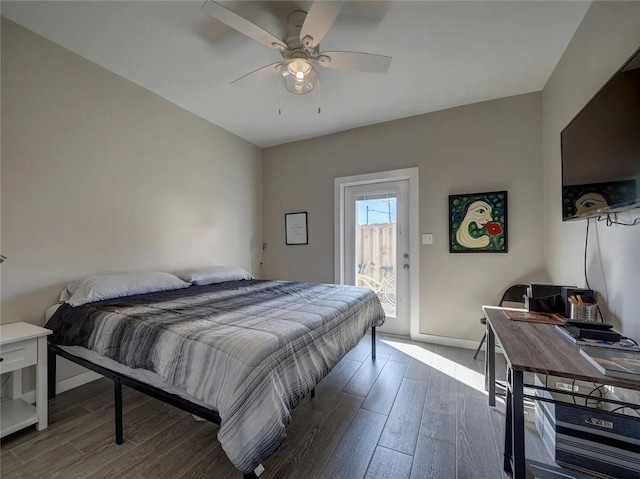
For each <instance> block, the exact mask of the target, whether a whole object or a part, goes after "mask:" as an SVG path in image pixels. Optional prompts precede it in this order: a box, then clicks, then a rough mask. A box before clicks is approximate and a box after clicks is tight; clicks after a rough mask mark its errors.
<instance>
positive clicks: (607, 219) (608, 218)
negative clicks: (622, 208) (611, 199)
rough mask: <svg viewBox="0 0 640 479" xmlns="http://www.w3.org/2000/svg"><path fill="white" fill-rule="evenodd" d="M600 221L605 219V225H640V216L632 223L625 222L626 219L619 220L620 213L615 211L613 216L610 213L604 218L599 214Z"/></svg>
mask: <svg viewBox="0 0 640 479" xmlns="http://www.w3.org/2000/svg"><path fill="white" fill-rule="evenodd" d="M598 221H605V222H606V223H605V225H607V226H613V225H618V226H638V225H640V218H636V219H635V220H633V222H631V223H625V222H624V221H618V215H617V214H615V213H614V216H613V218H611V215H610V214H608V215H607V216H605V217H604V218H603V217H602V216H598Z"/></svg>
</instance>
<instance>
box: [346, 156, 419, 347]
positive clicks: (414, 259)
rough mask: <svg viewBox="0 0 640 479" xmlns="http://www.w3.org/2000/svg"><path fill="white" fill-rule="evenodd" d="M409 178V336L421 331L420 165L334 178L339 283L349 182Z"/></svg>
mask: <svg viewBox="0 0 640 479" xmlns="http://www.w3.org/2000/svg"><path fill="white" fill-rule="evenodd" d="M400 180H408V181H409V258H410V264H411V268H410V269H409V302H408V306H409V336H410V337H411V338H412V339H413V338H417V337H419V335H420V241H419V240H420V234H419V232H418V231H419V227H420V226H419V225H420V216H419V214H418V213H419V212H418V208H419V191H418V167H412V168H403V169H400V170H391V171H380V172H377V173H367V174H364V175H354V176H343V177H340V178H335V179H334V202H333V204H334V214H333V216H334V277H335V282H336V284H343V283H344V237H345V231H344V230H345V227H344V206H345V189H346V188H347V187H349V186H359V185H369V184H373V183H386V182H388V181H400Z"/></svg>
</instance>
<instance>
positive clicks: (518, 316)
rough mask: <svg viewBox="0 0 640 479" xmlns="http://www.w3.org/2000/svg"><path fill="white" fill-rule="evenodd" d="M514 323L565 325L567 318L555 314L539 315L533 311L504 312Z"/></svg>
mask: <svg viewBox="0 0 640 479" xmlns="http://www.w3.org/2000/svg"><path fill="white" fill-rule="evenodd" d="M502 312H503V313H504V314H505V316H506V317H507V318H509V319H511V320H513V321H527V322H529V323H543V324H564V321H565V318H564V317H562V316H560V315H559V314H555V313H537V312H533V311H509V310H504V311H502Z"/></svg>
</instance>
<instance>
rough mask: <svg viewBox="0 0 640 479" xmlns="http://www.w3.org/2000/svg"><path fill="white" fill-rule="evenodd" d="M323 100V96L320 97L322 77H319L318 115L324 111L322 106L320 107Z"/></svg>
mask: <svg viewBox="0 0 640 479" xmlns="http://www.w3.org/2000/svg"><path fill="white" fill-rule="evenodd" d="M321 100H322V98H321V97H320V78H318V115H319V114H320V112H321V111H322V110H321V108H320V103H321Z"/></svg>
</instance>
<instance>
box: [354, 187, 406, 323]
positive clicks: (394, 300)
mask: <svg viewBox="0 0 640 479" xmlns="http://www.w3.org/2000/svg"><path fill="white" fill-rule="evenodd" d="M408 192H409V180H408V179H400V180H393V181H379V182H374V183H364V184H356V185H348V186H345V187H344V201H343V209H344V211H343V212H342V213H343V214H342V217H343V218H344V228H343V231H344V243H343V244H344V254H343V262H344V264H343V272H344V274H343V282H344V284H353V285H357V286H363V287H366V288H369V289H371V290H372V291H374V292H375V293H376V294H377V295H378V297H379V298H380V302H381V304H382V307H383V308H384V311H385V313H386V320H385V323H384V325H383V326H381V327H380V328H379V331H380V332H386V333H389V334H396V335H402V336H409V332H410V324H409V312H410V311H409V269H410V267H411V261H410V260H411V258H410V255H409V234H408V233H409V195H408Z"/></svg>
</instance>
